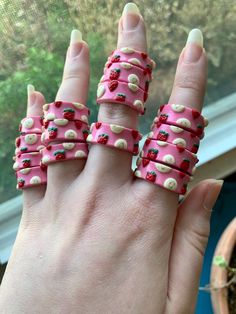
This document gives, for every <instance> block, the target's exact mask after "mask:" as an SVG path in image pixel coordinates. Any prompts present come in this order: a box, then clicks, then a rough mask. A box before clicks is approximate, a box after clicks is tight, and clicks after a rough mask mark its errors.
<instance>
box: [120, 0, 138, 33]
mask: <svg viewBox="0 0 236 314" xmlns="http://www.w3.org/2000/svg"><path fill="white" fill-rule="evenodd" d="M139 21H140V11H139V8H138V7H137V5H136V4H135V3H133V2H129V3H127V4H126V5H125V6H124V9H123V13H122V25H123V29H124V30H126V31H132V30H134V29H135V28H136V27H137V26H138V23H139Z"/></svg>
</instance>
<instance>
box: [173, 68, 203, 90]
mask: <svg viewBox="0 0 236 314" xmlns="http://www.w3.org/2000/svg"><path fill="white" fill-rule="evenodd" d="M202 82H204V80H203V79H202V78H200V77H199V76H193V75H192V73H181V75H178V76H177V77H176V79H175V83H174V87H177V88H180V89H187V90H189V91H191V92H192V93H194V94H200V93H201V94H202V92H203V90H204V83H202Z"/></svg>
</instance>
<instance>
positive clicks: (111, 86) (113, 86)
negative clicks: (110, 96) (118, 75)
mask: <svg viewBox="0 0 236 314" xmlns="http://www.w3.org/2000/svg"><path fill="white" fill-rule="evenodd" d="M117 86H118V81H110V82H109V83H108V88H109V90H110V91H111V92H113V90H115V89H116V88H117Z"/></svg>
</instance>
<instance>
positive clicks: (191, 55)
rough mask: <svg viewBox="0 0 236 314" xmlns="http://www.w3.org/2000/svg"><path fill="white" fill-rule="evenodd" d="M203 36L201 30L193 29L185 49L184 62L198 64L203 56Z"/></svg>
mask: <svg viewBox="0 0 236 314" xmlns="http://www.w3.org/2000/svg"><path fill="white" fill-rule="evenodd" d="M202 48H203V35H202V32H201V31H200V29H197V28H195V29H192V30H191V31H190V32H189V34H188V39H187V42H186V46H185V49H184V58H183V59H184V61H185V62H196V61H198V60H199V58H200V57H201V55H202V51H203V49H202Z"/></svg>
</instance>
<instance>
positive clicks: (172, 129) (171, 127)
mask: <svg viewBox="0 0 236 314" xmlns="http://www.w3.org/2000/svg"><path fill="white" fill-rule="evenodd" d="M170 129H171V131H172V132H174V133H182V132H184V130H183V129H181V128H179V127H177V126H174V125H171V126H170Z"/></svg>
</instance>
